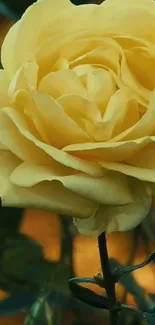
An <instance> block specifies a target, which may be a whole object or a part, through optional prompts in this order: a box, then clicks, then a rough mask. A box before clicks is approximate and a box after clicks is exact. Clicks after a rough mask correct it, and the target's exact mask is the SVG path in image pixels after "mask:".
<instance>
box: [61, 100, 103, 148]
mask: <svg viewBox="0 0 155 325" xmlns="http://www.w3.org/2000/svg"><path fill="white" fill-rule="evenodd" d="M57 102H58V103H59V104H60V105H61V106H62V107H63V108H64V111H65V113H66V114H67V115H68V116H69V117H70V118H72V120H74V121H75V122H76V123H77V124H78V125H79V126H80V127H81V128H82V129H83V130H85V132H87V128H86V122H88V121H89V122H90V123H91V124H93V125H95V124H96V123H98V122H100V121H101V119H102V116H101V112H100V110H99V109H98V107H97V105H96V104H95V103H94V102H91V101H89V100H87V99H86V98H84V97H82V96H74V95H66V96H62V97H59V98H58V100H57ZM87 142H88V140H87Z"/></svg>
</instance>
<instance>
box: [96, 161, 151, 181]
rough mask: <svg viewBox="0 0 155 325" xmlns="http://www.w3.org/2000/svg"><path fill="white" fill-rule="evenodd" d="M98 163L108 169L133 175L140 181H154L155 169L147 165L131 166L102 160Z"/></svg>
mask: <svg viewBox="0 0 155 325" xmlns="http://www.w3.org/2000/svg"><path fill="white" fill-rule="evenodd" d="M100 165H101V166H102V167H103V168H106V169H108V170H113V171H117V172H119V173H122V174H125V175H128V176H132V177H135V178H137V179H139V180H141V181H146V182H155V169H147V167H146V168H141V167H135V166H131V165H128V164H125V163H117V162H105V161H102V162H101V163H100Z"/></svg>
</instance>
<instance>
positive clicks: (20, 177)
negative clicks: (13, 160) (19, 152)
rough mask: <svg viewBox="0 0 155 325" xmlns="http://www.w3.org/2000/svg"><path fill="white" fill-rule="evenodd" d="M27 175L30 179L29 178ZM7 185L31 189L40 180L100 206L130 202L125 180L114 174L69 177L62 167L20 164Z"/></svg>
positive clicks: (131, 199) (130, 196)
mask: <svg viewBox="0 0 155 325" xmlns="http://www.w3.org/2000/svg"><path fill="white" fill-rule="evenodd" d="M30 175H31V177H30ZM10 180H11V182H12V183H13V184H14V185H17V186H21V187H31V186H34V185H36V184H38V183H40V182H43V181H50V182H51V181H59V182H61V183H62V184H63V185H64V187H65V188H67V189H69V190H71V191H72V192H73V193H76V194H78V195H80V196H81V197H83V198H86V199H89V200H91V201H94V202H97V203H100V204H112V205H113V204H116V205H119V204H127V203H131V202H132V201H133V198H132V194H131V192H130V188H129V186H128V183H127V180H126V178H125V177H124V176H123V175H120V174H118V173H107V172H106V171H105V176H104V177H99V178H96V177H91V176H89V175H86V174H80V173H76V174H73V173H72V172H71V171H70V170H69V171H68V170H66V168H64V167H63V166H60V165H59V166H57V165H54V164H52V163H51V166H45V165H44V166H43V165H42V166H41V165H40V166H39V165H36V164H32V163H27V162H24V163H22V164H21V165H20V166H18V167H17V168H16V169H15V170H14V171H13V173H12V175H11V178H10Z"/></svg>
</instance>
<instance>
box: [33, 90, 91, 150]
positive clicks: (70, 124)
mask: <svg viewBox="0 0 155 325" xmlns="http://www.w3.org/2000/svg"><path fill="white" fill-rule="evenodd" d="M33 99H34V102H35V105H36V110H37V111H38V112H39V115H40V120H41V121H42V122H44V125H45V129H46V130H47V132H48V137H49V139H50V140H51V141H52V138H54V137H55V138H56V141H57V142H58V141H59V147H60V148H62V147H63V146H65V145H67V144H71V143H85V142H90V141H91V139H90V138H89V136H88V135H87V134H86V133H85V132H84V131H83V130H82V129H81V128H80V126H79V125H78V124H77V123H76V122H75V121H74V120H72V119H71V118H70V117H69V116H68V115H67V114H66V113H65V110H64V109H63V107H62V106H61V105H60V104H58V102H56V101H55V100H54V99H52V98H51V97H49V96H47V95H44V94H43V93H40V92H34V93H33ZM52 142H53V141H52Z"/></svg>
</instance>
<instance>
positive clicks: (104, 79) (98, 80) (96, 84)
mask: <svg viewBox="0 0 155 325" xmlns="http://www.w3.org/2000/svg"><path fill="white" fill-rule="evenodd" d="M86 88H87V92H88V98H89V100H90V101H92V102H95V103H96V104H97V105H98V107H99V108H100V111H101V113H102V114H103V113H104V111H105V109H106V106H107V104H108V102H109V100H110V97H111V96H112V95H113V94H114V92H115V91H116V83H115V80H114V78H113V76H112V73H110V71H107V70H104V69H92V70H90V71H88V73H87V78H86Z"/></svg>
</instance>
